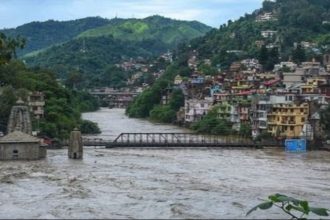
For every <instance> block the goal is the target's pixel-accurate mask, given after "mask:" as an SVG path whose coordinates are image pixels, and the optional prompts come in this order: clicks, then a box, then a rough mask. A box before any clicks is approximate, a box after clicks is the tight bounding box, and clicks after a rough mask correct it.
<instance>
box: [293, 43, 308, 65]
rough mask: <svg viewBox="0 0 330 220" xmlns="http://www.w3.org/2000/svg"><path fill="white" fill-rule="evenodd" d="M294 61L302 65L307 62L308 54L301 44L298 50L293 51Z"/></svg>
mask: <svg viewBox="0 0 330 220" xmlns="http://www.w3.org/2000/svg"><path fill="white" fill-rule="evenodd" d="M292 60H293V61H294V62H296V63H301V62H304V61H306V53H305V50H304V49H303V48H302V46H301V45H300V44H298V45H297V48H296V49H294V50H293V51H292Z"/></svg>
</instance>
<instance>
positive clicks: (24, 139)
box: [0, 131, 40, 144]
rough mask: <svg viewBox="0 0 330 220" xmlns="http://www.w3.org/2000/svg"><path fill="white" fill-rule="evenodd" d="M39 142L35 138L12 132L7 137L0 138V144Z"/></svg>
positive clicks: (19, 132)
mask: <svg viewBox="0 0 330 220" xmlns="http://www.w3.org/2000/svg"><path fill="white" fill-rule="evenodd" d="M39 141H40V140H39V139H38V138H36V137H33V136H31V135H28V134H26V133H23V132H21V131H14V132H12V133H9V134H8V135H6V136H4V137H2V138H0V144H1V143H36V142H39Z"/></svg>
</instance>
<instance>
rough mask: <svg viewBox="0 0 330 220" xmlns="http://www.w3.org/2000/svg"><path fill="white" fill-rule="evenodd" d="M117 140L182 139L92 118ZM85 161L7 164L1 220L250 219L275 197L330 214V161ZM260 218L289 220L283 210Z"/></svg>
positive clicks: (215, 157)
mask: <svg viewBox="0 0 330 220" xmlns="http://www.w3.org/2000/svg"><path fill="white" fill-rule="evenodd" d="M84 118H86V119H89V120H93V121H96V122H98V123H99V125H100V127H101V129H102V131H103V134H101V135H100V137H103V138H106V139H110V138H111V139H112V138H113V137H115V136H117V135H118V134H120V133H121V132H177V131H178V132H179V131H182V132H184V130H181V129H180V128H177V127H173V126H164V125H159V124H152V123H150V122H146V121H142V120H136V119H128V118H127V117H126V116H124V111H123V110H116V109H113V110H109V109H102V110H101V111H99V112H96V113H87V114H84ZM84 153H85V154H84V159H83V160H82V161H73V160H68V159H67V154H66V150H50V151H48V157H47V159H46V160H43V161H35V162H0V218H163V219H164V218H244V217H245V214H246V212H247V211H248V210H249V209H250V208H251V207H253V206H254V205H255V204H257V203H259V202H260V200H258V198H265V197H267V195H269V194H272V193H282V194H288V195H291V196H294V197H297V198H302V199H307V200H309V201H311V203H312V205H315V206H324V207H328V208H330V207H329V206H330V205H329V204H330V202H329V201H330V153H328V152H309V153H306V154H287V153H285V152H283V151H282V150H273V149H268V150H248V149H245V150H228V149H223V150H221V149H169V150H167V149H94V148H87V149H85V152H84ZM251 217H253V218H265V217H268V218H281V217H282V218H283V217H286V216H285V215H282V214H281V212H280V211H279V210H277V209H275V208H273V209H272V210H271V212H263V211H257V212H255V213H253V215H251Z"/></svg>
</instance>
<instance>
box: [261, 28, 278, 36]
mask: <svg viewBox="0 0 330 220" xmlns="http://www.w3.org/2000/svg"><path fill="white" fill-rule="evenodd" d="M276 34H277V31H272V30H267V31H261V36H263V37H264V38H270V37H273V36H275V35H276Z"/></svg>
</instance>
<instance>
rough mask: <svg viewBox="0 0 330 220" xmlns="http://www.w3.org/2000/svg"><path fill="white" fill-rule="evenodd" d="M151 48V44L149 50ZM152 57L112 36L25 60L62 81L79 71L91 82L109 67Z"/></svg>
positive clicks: (73, 43)
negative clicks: (55, 75) (128, 60)
mask: <svg viewBox="0 0 330 220" xmlns="http://www.w3.org/2000/svg"><path fill="white" fill-rule="evenodd" d="M151 46H152V45H151V44H148V47H151ZM155 47H157V45H156V46H155ZM161 49H166V48H161ZM150 55H151V54H150V53H149V52H148V49H146V48H144V46H143V42H142V43H141V44H135V43H130V42H124V41H121V40H115V39H114V38H113V37H111V36H109V37H97V38H86V39H74V40H71V41H69V42H67V43H64V44H62V45H58V46H53V47H52V48H51V49H48V50H45V51H44V52H41V53H40V54H39V55H36V56H35V57H24V61H25V62H26V63H28V64H29V65H30V66H40V67H47V68H50V69H52V70H53V71H55V72H57V73H58V76H59V77H61V78H66V76H67V75H68V74H69V73H70V72H73V71H78V72H81V73H84V74H85V75H87V76H88V77H89V78H90V79H92V78H94V77H96V76H97V75H99V74H102V73H103V72H104V70H105V69H106V68H107V66H108V65H110V64H115V63H118V62H120V61H121V60H122V59H123V58H125V57H126V58H127V57H137V56H150Z"/></svg>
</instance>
